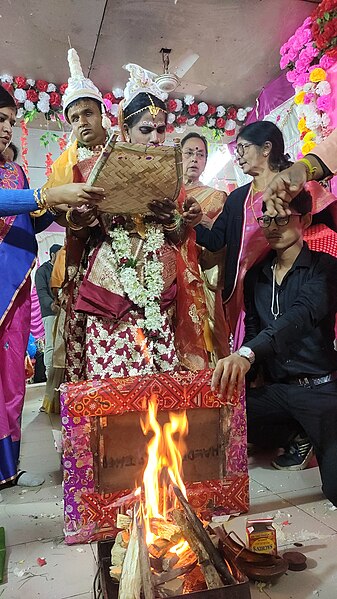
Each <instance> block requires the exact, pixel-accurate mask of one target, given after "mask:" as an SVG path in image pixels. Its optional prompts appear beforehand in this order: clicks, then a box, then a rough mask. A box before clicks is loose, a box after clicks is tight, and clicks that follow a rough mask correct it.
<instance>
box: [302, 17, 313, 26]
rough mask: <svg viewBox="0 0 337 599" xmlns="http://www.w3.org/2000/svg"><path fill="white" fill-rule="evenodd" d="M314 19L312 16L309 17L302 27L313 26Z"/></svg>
mask: <svg viewBox="0 0 337 599" xmlns="http://www.w3.org/2000/svg"><path fill="white" fill-rule="evenodd" d="M311 24H312V20H311V17H307V18H306V19H305V21H304V23H303V25H302V27H311Z"/></svg>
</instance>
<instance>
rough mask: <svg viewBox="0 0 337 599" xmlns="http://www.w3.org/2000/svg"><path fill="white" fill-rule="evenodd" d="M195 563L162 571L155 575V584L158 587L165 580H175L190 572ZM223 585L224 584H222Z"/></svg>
mask: <svg viewBox="0 0 337 599" xmlns="http://www.w3.org/2000/svg"><path fill="white" fill-rule="evenodd" d="M194 566H195V564H188V565H187V566H184V567H183V568H172V570H169V572H161V573H160V574H155V575H154V577H153V578H154V584H155V586H156V587H158V586H160V585H161V584H164V582H169V581H170V580H174V579H175V578H179V576H184V575H185V574H188V572H190V571H191V570H193V568H194ZM222 586H223V585H222Z"/></svg>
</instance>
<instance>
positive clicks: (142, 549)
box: [137, 515, 155, 599]
mask: <svg viewBox="0 0 337 599" xmlns="http://www.w3.org/2000/svg"><path fill="white" fill-rule="evenodd" d="M137 538H138V546H139V566H140V577H141V585H142V589H143V596H144V599H155V593H154V584H153V578H152V572H151V566H150V556H149V552H148V549H147V545H146V538H145V526H144V520H143V517H142V515H140V516H138V517H137Z"/></svg>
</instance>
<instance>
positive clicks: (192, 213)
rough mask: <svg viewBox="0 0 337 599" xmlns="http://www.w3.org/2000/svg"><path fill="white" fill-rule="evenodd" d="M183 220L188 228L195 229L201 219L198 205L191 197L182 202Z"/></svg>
mask: <svg viewBox="0 0 337 599" xmlns="http://www.w3.org/2000/svg"><path fill="white" fill-rule="evenodd" d="M183 219H184V222H185V224H186V225H188V226H189V227H195V226H196V225H198V224H199V223H200V221H201V219H202V210H201V207H200V204H199V202H197V200H196V199H195V198H193V197H192V196H190V197H188V198H187V199H186V200H185V202H184V212H183Z"/></svg>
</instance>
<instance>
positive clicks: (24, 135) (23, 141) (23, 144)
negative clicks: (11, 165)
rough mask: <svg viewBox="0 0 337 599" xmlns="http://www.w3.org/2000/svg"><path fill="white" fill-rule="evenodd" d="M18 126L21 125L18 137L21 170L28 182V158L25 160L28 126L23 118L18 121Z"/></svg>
mask: <svg viewBox="0 0 337 599" xmlns="http://www.w3.org/2000/svg"><path fill="white" fill-rule="evenodd" d="M20 126H21V131H22V135H21V137H20V142H21V159H22V168H23V170H24V172H25V175H26V177H27V179H28V183H29V181H30V179H29V175H28V160H27V154H28V144H27V138H28V127H27V124H26V122H25V121H24V119H22V120H21V121H20Z"/></svg>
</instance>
